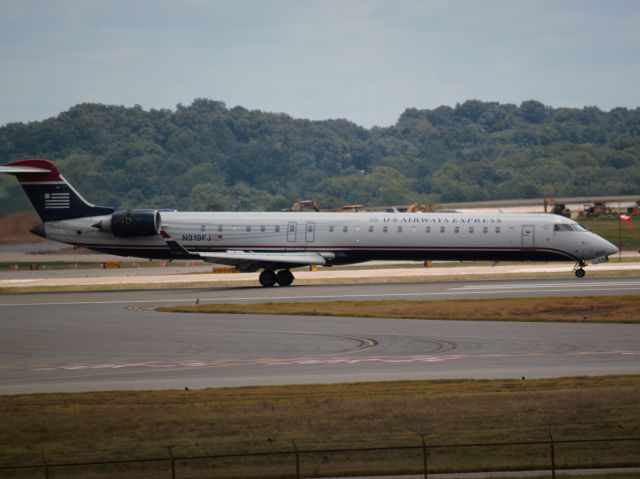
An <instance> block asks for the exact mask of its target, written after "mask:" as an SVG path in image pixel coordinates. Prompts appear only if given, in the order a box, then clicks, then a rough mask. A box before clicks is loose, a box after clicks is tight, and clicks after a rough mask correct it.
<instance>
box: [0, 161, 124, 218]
mask: <svg viewBox="0 0 640 479" xmlns="http://www.w3.org/2000/svg"><path fill="white" fill-rule="evenodd" d="M0 173H8V174H10V175H15V176H16V178H17V179H18V181H19V182H20V185H21V186H22V189H23V190H24V192H25V193H26V194H27V196H28V197H29V199H30V200H31V203H32V204H33V207H34V208H35V209H36V211H37V212H38V215H40V219H42V221H43V222H47V221H60V220H68V219H72V218H85V217H87V216H102V215H109V214H111V213H113V212H114V208H111V207H107V206H95V205H93V204H91V203H89V202H88V201H87V200H85V199H84V198H83V197H82V196H81V195H80V193H78V192H77V191H76V190H75V189H74V188H73V186H71V184H70V183H69V182H67V180H65V179H64V177H63V176H62V175H61V174H60V172H59V171H58V168H56V166H55V165H54V164H53V163H52V162H50V161H48V160H42V159H38V158H33V159H28V160H20V161H14V162H11V163H7V164H5V165H0Z"/></svg>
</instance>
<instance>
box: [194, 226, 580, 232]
mask: <svg viewBox="0 0 640 479" xmlns="http://www.w3.org/2000/svg"><path fill="white" fill-rule="evenodd" d="M556 226H558V225H556ZM563 226H565V225H563ZM566 226H568V225H566ZM243 228H244V230H245V231H246V232H247V233H250V232H251V231H260V232H261V233H264V232H265V231H266V230H267V227H266V226H250V225H248V226H245V227H242V226H226V227H223V225H218V226H217V228H216V229H217V231H218V232H219V233H222V231H223V230H225V231H229V230H231V231H239V230H242V229H243ZM439 228H440V233H446V231H447V227H446V226H440V227H439ZM395 229H396V231H397V232H398V233H402V232H403V231H404V227H403V226H402V225H399V226H396V228H395ZM205 230H206V227H205V225H201V226H200V231H201V232H204V231H205ZM295 230H296V227H295V226H294V225H291V226H289V231H290V232H292V233H293V232H295ZM392 230H393V228H392V227H389V226H387V225H385V226H383V227H382V232H383V233H388V232H389V231H392ZM569 230H571V228H569ZM273 231H274V232H275V233H279V232H280V225H275V226H274V229H273ZM307 231H308V232H309V233H311V232H313V226H309V225H307ZM335 231H336V227H335V226H334V225H329V233H334V232H335ZM356 231H360V227H359V226H356ZM411 231H412V232H415V231H417V228H416V227H415V226H412V227H411ZM424 231H425V233H431V232H432V228H431V226H426V227H425V230H424ZM437 231H438V227H435V226H434V227H433V232H434V233H435V232H437ZM461 231H463V228H462V227H460V226H454V227H453V232H454V233H460V232H461ZM467 231H468V232H469V233H475V232H476V231H478V232H480V231H482V232H483V233H488V232H489V227H488V226H483V227H482V228H480V227H478V228H477V230H476V228H475V226H469V227H468V229H467ZM494 231H495V233H500V231H501V228H500V226H496V227H495V228H494ZM342 232H343V233H348V232H349V227H348V226H342ZM373 232H375V227H374V226H369V233H373Z"/></svg>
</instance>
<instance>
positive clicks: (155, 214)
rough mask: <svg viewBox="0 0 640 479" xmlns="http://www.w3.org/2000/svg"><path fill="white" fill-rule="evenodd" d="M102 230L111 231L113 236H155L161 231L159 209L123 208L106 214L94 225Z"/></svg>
mask: <svg viewBox="0 0 640 479" xmlns="http://www.w3.org/2000/svg"><path fill="white" fill-rule="evenodd" d="M93 227H94V228H97V229H99V230H100V231H111V232H112V233H113V236H118V237H122V238H128V237H133V236H153V235H157V234H158V233H159V232H160V212H159V211H158V210H121V211H116V212H115V213H113V214H112V215H111V216H110V217H109V216H106V217H104V218H103V219H101V220H100V221H99V222H98V223H96V224H94V225H93Z"/></svg>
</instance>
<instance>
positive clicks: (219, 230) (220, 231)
mask: <svg viewBox="0 0 640 479" xmlns="http://www.w3.org/2000/svg"><path fill="white" fill-rule="evenodd" d="M218 232H219V233H222V225H218Z"/></svg>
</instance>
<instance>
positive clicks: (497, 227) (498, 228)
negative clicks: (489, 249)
mask: <svg viewBox="0 0 640 479" xmlns="http://www.w3.org/2000/svg"><path fill="white" fill-rule="evenodd" d="M496 233H498V234H500V227H499V226H496Z"/></svg>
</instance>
